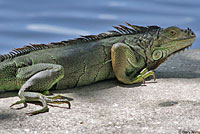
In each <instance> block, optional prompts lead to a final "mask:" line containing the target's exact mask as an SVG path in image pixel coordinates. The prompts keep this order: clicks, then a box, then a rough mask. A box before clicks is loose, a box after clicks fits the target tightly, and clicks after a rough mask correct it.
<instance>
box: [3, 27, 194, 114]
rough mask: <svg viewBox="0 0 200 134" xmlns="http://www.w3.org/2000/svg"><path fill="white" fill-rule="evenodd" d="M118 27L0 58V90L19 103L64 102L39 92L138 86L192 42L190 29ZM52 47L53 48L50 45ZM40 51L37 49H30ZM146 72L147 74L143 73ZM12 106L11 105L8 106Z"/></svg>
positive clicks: (34, 47)
mask: <svg viewBox="0 0 200 134" xmlns="http://www.w3.org/2000/svg"><path fill="white" fill-rule="evenodd" d="M128 25H129V26H130V27H132V28H131V29H130V28H127V27H125V26H122V25H119V26H120V27H115V28H116V29H117V30H118V31H119V32H116V31H111V32H110V33H103V34H100V35H97V36H85V37H83V38H82V39H76V40H72V41H68V42H58V43H50V44H48V45H44V44H42V45H38V46H37V45H32V46H27V47H25V48H22V49H15V50H13V52H11V53H10V54H7V55H2V56H0V91H11V90H19V93H18V95H19V97H20V99H21V100H20V101H18V102H16V103H14V104H13V105H16V104H20V103H24V107H26V106H27V101H40V102H41V103H42V105H43V108H42V109H41V110H38V111H34V112H31V113H28V114H29V115H35V114H38V113H42V112H47V111H48V107H47V103H68V104H69V106H70V103H69V102H68V100H66V99H64V98H63V97H62V96H60V95H59V96H55V97H47V96H45V95H43V94H41V93H39V92H45V91H48V90H49V89H51V88H54V89H66V88H73V87H77V86H83V85H88V84H91V83H95V82H98V81H102V80H105V79H111V78H114V77H116V78H117V79H118V80H119V81H121V82H122V83H124V84H134V83H138V82H143V83H144V79H145V78H147V77H149V76H154V79H155V75H154V72H153V71H152V70H153V69H155V68H156V67H158V66H159V65H160V64H161V63H162V62H164V61H165V60H166V59H167V58H168V57H169V56H171V55H172V54H174V53H176V52H178V51H181V50H183V49H185V48H187V47H189V46H191V45H192V43H193V42H194V40H195V38H196V37H195V34H194V32H192V31H191V30H190V29H187V30H182V29H180V28H177V27H168V28H165V29H163V28H160V27H157V26H150V27H141V26H134V25H131V24H128ZM56 45H57V46H56ZM36 49H41V50H36ZM148 70H149V71H148ZM13 105H12V106H13Z"/></svg>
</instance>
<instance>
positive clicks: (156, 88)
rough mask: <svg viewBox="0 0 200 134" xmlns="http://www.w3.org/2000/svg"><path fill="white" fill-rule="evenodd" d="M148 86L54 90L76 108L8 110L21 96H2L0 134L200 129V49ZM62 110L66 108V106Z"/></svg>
mask: <svg viewBox="0 0 200 134" xmlns="http://www.w3.org/2000/svg"><path fill="white" fill-rule="evenodd" d="M156 76H157V80H156V82H153V80H152V79H151V80H148V81H146V85H139V84H136V85H123V84H121V83H119V82H118V81H117V80H108V81H103V82H99V83H96V84H93V85H89V86H84V87H80V88H76V89H70V90H69V89H68V90H58V91H53V92H54V94H59V93H61V94H64V95H65V96H68V97H70V98H73V101H71V104H72V108H71V109H65V108H58V107H50V111H49V112H48V113H44V114H39V115H36V116H27V115H25V113H26V112H29V111H32V110H36V109H38V108H40V106H39V105H35V104H29V105H28V107H27V108H25V109H22V110H12V109H10V108H9V105H11V104H12V103H13V102H15V101H16V100H19V99H18V97H16V96H15V95H16V93H0V134H7V133H12V134H19V133H20V134H26V133H29V134H37V133H38V134H51V133H52V134H54V133H57V134H68V133H69V134H75V133H76V134H86V133H91V134H94V133H97V134H98V133H99V134H100V133H106V134H110V133H116V134H119V133H122V134H129V133H130V134H133V133H134V134H141V133H145V134H151V133H152V134H176V133H181V131H182V133H184V132H189V131H190V132H192V131H197V130H198V129H200V125H199V124H200V112H199V111H200V50H189V51H186V52H184V53H181V54H179V55H175V56H172V57H171V58H169V60H168V61H167V62H165V63H164V64H162V65H161V66H160V67H159V68H158V69H157V70H156ZM60 106H63V107H65V106H66V105H65V104H62V105H60Z"/></svg>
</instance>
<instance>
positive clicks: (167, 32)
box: [150, 26, 196, 69]
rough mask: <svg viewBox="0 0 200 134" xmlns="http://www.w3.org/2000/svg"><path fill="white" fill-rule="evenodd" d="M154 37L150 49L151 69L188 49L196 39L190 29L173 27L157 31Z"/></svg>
mask: <svg viewBox="0 0 200 134" xmlns="http://www.w3.org/2000/svg"><path fill="white" fill-rule="evenodd" d="M156 36H157V37H156V39H155V38H154V39H155V40H154V41H153V44H152V47H151V59H152V60H153V61H154V62H153V65H151V67H150V68H151V69H155V68H156V67H158V66H159V65H160V64H161V63H162V62H164V61H165V60H166V59H167V58H168V57H169V56H171V55H173V54H175V53H177V52H180V51H181V50H184V49H186V48H188V47H190V46H191V45H192V43H193V42H194V41H195V39H196V36H195V34H194V32H193V31H192V30H191V29H189V28H188V29H185V30H183V29H180V28H178V27H175V26H172V27H168V28H165V29H158V31H157V34H156Z"/></svg>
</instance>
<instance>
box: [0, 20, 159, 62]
mask: <svg viewBox="0 0 200 134" xmlns="http://www.w3.org/2000/svg"><path fill="white" fill-rule="evenodd" d="M126 24H127V25H128V26H129V27H130V28H129V27H126V26H123V25H119V26H113V27H114V28H115V29H116V30H113V31H109V32H107V33H101V34H98V35H87V36H81V37H80V38H75V39H72V40H67V41H61V42H52V43H49V44H30V45H28V46H24V47H22V48H16V49H14V50H12V51H11V52H9V53H8V54H4V55H0V62H2V61H4V60H6V59H12V58H14V57H17V56H20V55H25V54H28V53H30V52H33V51H37V50H42V49H49V48H55V47H62V46H66V45H73V44H77V43H83V42H89V41H95V40H100V39H104V38H109V37H115V36H120V35H133V34H141V33H145V32H149V31H151V30H157V29H160V27H158V26H147V27H143V26H136V25H131V24H129V23H126Z"/></svg>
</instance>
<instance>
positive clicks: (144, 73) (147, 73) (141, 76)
mask: <svg viewBox="0 0 200 134" xmlns="http://www.w3.org/2000/svg"><path fill="white" fill-rule="evenodd" d="M149 76H153V79H154V81H156V76H155V73H154V71H152V70H150V71H148V69H147V68H144V69H143V70H142V71H141V72H140V74H139V75H138V76H137V77H136V78H135V80H134V81H133V83H138V82H141V81H142V83H143V84H145V78H147V77H149Z"/></svg>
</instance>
